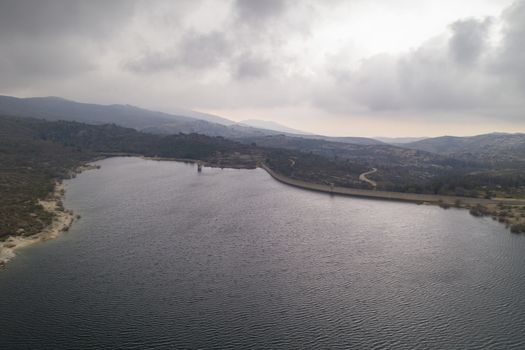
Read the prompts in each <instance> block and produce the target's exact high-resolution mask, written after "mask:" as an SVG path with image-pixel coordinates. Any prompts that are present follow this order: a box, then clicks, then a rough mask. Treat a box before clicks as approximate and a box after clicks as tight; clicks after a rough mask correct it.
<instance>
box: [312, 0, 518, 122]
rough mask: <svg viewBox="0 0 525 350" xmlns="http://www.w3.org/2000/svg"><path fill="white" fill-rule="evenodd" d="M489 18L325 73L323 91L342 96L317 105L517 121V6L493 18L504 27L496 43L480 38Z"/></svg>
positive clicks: (468, 21)
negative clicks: (328, 83)
mask: <svg viewBox="0 0 525 350" xmlns="http://www.w3.org/2000/svg"><path fill="white" fill-rule="evenodd" d="M494 21H495V19H492V18H485V19H480V20H478V19H465V20H461V21H457V22H455V23H453V24H452V25H451V26H450V31H451V33H450V34H451V35H450V36H448V37H447V36H441V37H437V38H434V39H432V40H429V41H428V42H426V43H424V44H423V45H421V46H420V47H419V48H417V49H415V50H412V51H410V52H407V53H405V54H402V55H398V56H392V55H377V56H374V57H370V58H368V59H365V60H363V61H362V63H361V65H360V66H359V67H358V68H357V69H354V70H346V71H345V70H343V71H341V70H337V69H336V70H332V71H331V73H332V77H333V84H334V85H333V86H332V87H331V88H328V89H327V90H326V91H325V92H324V94H327V95H328V94H331V95H333V94H337V93H339V94H343V95H344V96H346V99H342V98H341V99H338V100H334V99H328V98H324V97H320V98H317V103H318V106H319V107H320V108H323V109H327V110H335V111H338V112H341V111H345V110H346V111H347V112H348V111H351V110H356V108H359V106H364V107H366V108H367V109H368V110H369V111H398V112H399V113H402V111H420V112H421V114H422V116H424V115H425V114H426V113H427V112H428V113H429V114H431V113H430V112H432V111H433V112H436V111H442V112H443V113H444V115H449V116H450V115H452V114H451V113H465V112H468V111H471V112H472V113H473V114H477V115H480V114H483V115H493V117H495V118H502V119H503V118H504V119H506V120H520V119H522V118H523V113H522V111H523V110H524V109H525V50H523V38H525V1H519V2H516V3H515V4H514V5H513V6H511V7H510V8H509V9H508V10H507V11H506V12H505V13H504V15H503V16H502V17H501V18H500V19H499V21H501V23H502V24H503V27H504V31H503V32H502V35H503V40H502V44H501V45H500V46H491V45H490V42H489V41H488V32H489V30H490V29H491V26H492V24H493V23H494ZM516 86H519V87H520V88H521V90H520V89H517V88H516ZM496 110H500V111H503V110H505V113H500V114H497V113H494V111H496ZM432 118H433V117H432Z"/></svg>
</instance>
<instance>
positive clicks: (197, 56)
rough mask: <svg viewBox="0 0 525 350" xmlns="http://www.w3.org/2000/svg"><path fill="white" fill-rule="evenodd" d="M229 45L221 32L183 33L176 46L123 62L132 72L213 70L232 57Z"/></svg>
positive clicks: (148, 52)
mask: <svg viewBox="0 0 525 350" xmlns="http://www.w3.org/2000/svg"><path fill="white" fill-rule="evenodd" d="M232 51H233V46H232V43H231V42H230V41H229V40H228V39H227V38H226V35H225V34H224V33H221V32H217V31H214V32H211V33H205V34H198V33H195V32H193V31H189V32H186V33H185V34H184V35H183V36H182V38H181V40H180V41H179V43H178V44H177V45H175V46H173V47H172V48H170V49H169V50H166V51H162V52H159V51H153V52H150V51H146V52H144V53H143V54H142V55H141V56H140V57H138V58H137V59H134V60H130V61H128V62H125V63H124V67H125V68H126V69H128V70H131V71H133V72H135V73H155V72H161V71H170V70H180V69H188V68H189V69H192V70H206V69H210V68H213V67H215V66H217V65H219V64H221V63H222V62H225V61H226V60H228V59H229V57H231V55H232Z"/></svg>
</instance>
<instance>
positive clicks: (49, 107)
mask: <svg viewBox="0 0 525 350" xmlns="http://www.w3.org/2000/svg"><path fill="white" fill-rule="evenodd" d="M178 112H180V115H179V114H169V113H163V112H156V111H150V110H147V109H143V108H139V107H134V106H131V105H100V104H91V103H79V102H74V101H69V100H66V99H63V98H59V97H32V98H17V97H11V96H0V114H4V115H11V116H22V117H33V118H41V119H46V120H51V121H55V120H67V121H78V122H83V123H88V124H117V125H120V126H124V127H129V128H133V129H136V130H140V131H144V132H149V133H155V134H178V133H186V134H188V133H198V134H203V135H208V136H222V137H226V138H240V137H254V136H263V135H274V134H277V132H276V131H272V130H263V129H258V128H253V127H250V126H242V125H237V124H236V123H235V122H233V121H231V120H228V119H225V118H222V117H218V116H214V115H211V114H206V113H200V112H195V111H187V110H183V109H178Z"/></svg>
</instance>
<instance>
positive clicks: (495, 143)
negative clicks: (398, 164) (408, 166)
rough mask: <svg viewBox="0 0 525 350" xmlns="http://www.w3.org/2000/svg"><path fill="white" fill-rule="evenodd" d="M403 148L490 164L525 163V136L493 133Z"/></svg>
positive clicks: (416, 144) (415, 144)
mask: <svg viewBox="0 0 525 350" xmlns="http://www.w3.org/2000/svg"><path fill="white" fill-rule="evenodd" d="M403 147H407V148H412V149H417V150H422V151H427V152H432V153H437V154H442V155H448V156H453V157H454V158H459V159H465V160H479V161H488V162H515V161H520V162H521V161H525V134H521V133H517V134H506V133H491V134H484V135H477V136H469V137H458V136H442V137H435V138H430V139H425V140H421V141H416V142H411V143H407V144H404V145H403Z"/></svg>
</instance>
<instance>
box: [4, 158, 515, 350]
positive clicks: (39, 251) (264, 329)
mask: <svg viewBox="0 0 525 350" xmlns="http://www.w3.org/2000/svg"><path fill="white" fill-rule="evenodd" d="M97 164H100V165H101V169H99V170H91V171H87V172H84V173H82V174H80V175H79V176H77V178H75V179H72V180H69V181H67V182H66V189H67V192H66V199H65V207H66V208H69V209H72V210H74V212H75V213H76V214H80V215H81V216H82V218H81V219H80V220H79V221H78V222H76V223H75V224H74V225H73V227H72V228H71V230H70V231H69V232H68V233H66V234H64V235H62V236H61V237H59V238H58V239H55V240H52V241H47V242H43V243H39V244H35V245H33V246H31V247H28V248H26V249H23V250H20V251H18V256H17V257H16V258H15V259H14V260H13V261H11V262H10V263H9V264H8V265H7V267H6V268H5V269H4V270H0V293H1V298H0V315H1V317H0V349H104V348H108V349H115V348H122V349H290V348H291V349H349V348H355V349H381V348H389V349H453V348H457V349H523V348H525V332H524V331H523V330H524V329H525V236H520V235H514V234H511V233H509V231H508V230H507V229H505V227H504V226H503V225H501V224H499V223H497V222H494V221H492V220H491V219H490V218H474V217H472V216H470V215H469V214H468V212H467V211H466V210H458V209H449V210H444V209H441V208H439V207H437V206H426V205H416V204H410V203H398V202H390V201H380V200H369V199H359V198H351V197H344V196H331V195H329V194H325V193H317V192H312V191H307V190H302V189H297V188H294V187H290V186H287V185H284V184H282V183H279V182H277V181H275V180H274V179H273V178H272V177H270V175H268V174H267V173H266V172H265V171H264V170H261V169H256V170H233V169H216V168H203V169H202V172H198V171H197V166H196V165H193V164H184V163H178V162H168V161H162V162H161V161H153V160H144V159H140V158H124V157H122V158H111V159H106V160H103V161H99V162H97Z"/></svg>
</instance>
